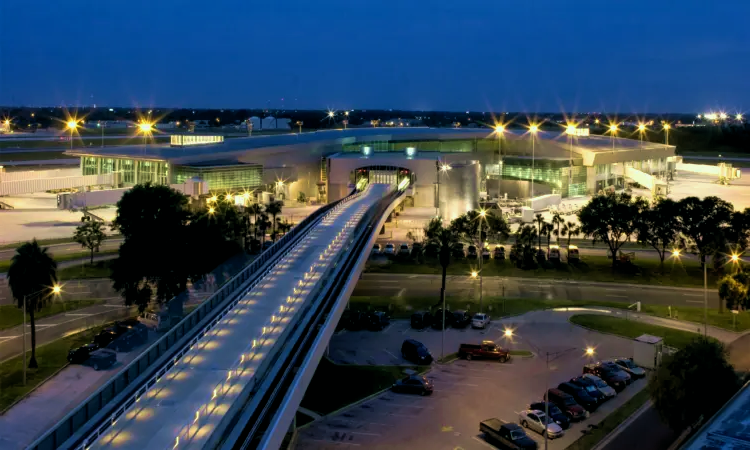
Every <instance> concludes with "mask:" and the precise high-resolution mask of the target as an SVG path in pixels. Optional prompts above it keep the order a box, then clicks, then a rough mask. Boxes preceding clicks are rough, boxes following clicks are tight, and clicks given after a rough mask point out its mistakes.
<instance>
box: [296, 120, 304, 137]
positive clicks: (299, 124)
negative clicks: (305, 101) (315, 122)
mask: <svg viewBox="0 0 750 450" xmlns="http://www.w3.org/2000/svg"><path fill="white" fill-rule="evenodd" d="M303 123H304V122H302V121H301V120H298V121H297V122H295V125H297V126H298V127H299V134H302V124H303Z"/></svg>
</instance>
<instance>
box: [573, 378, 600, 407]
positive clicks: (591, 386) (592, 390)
mask: <svg viewBox="0 0 750 450" xmlns="http://www.w3.org/2000/svg"><path fill="white" fill-rule="evenodd" d="M570 382H571V383H573V384H575V385H576V386H580V387H582V388H583V389H585V390H586V393H587V394H589V395H590V396H591V397H594V399H595V400H596V402H597V403H603V402H604V400H606V399H607V396H606V395H604V392H602V391H600V390H599V388H597V387H596V383H594V382H593V381H591V380H589V379H588V378H584V377H576V378H573V379H571V380H570Z"/></svg>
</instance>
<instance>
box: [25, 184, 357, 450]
mask: <svg viewBox="0 0 750 450" xmlns="http://www.w3.org/2000/svg"><path fill="white" fill-rule="evenodd" d="M355 196H356V194H353V195H350V196H349V197H346V198H344V199H342V200H339V201H337V202H334V203H331V204H329V205H326V206H324V207H322V208H320V209H318V210H316V211H315V212H314V213H313V214H311V215H310V216H308V217H307V218H306V219H304V220H302V221H301V222H300V223H299V224H298V225H297V226H296V227H294V228H293V229H292V230H290V231H289V232H288V233H286V234H285V235H284V236H283V237H282V238H281V239H279V240H278V241H276V242H275V243H274V244H273V245H272V246H271V247H269V248H268V249H267V250H266V251H264V252H263V253H262V254H261V255H259V256H258V258H256V259H255V260H254V261H253V263H252V264H250V265H249V266H247V267H245V268H244V269H243V270H242V271H241V272H239V273H238V274H237V275H235V276H234V277H233V278H232V279H231V280H230V281H228V282H227V283H225V284H224V285H223V286H222V287H221V288H220V289H219V290H218V291H216V292H215V293H214V294H213V295H211V297H209V298H207V299H206V300H205V301H204V302H203V303H201V305H200V306H199V307H197V308H196V309H195V310H193V311H192V312H191V313H190V314H188V315H187V316H185V318H184V319H182V320H181V321H180V322H179V323H177V324H176V325H175V326H174V327H172V328H171V329H170V330H169V331H168V332H166V333H165V334H164V336H162V337H161V338H159V340H157V341H156V342H154V343H153V344H152V345H151V346H149V347H148V348H147V349H146V350H145V351H143V353H141V355H140V356H138V358H136V359H135V360H133V361H132V362H131V363H130V364H128V365H127V366H126V367H124V368H123V369H122V370H120V371H119V372H118V373H117V374H116V375H115V376H114V377H113V378H111V379H110V380H109V381H108V382H107V383H106V384H105V385H103V386H102V387H100V388H99V389H98V390H97V391H96V392H94V393H93V394H91V395H90V396H89V397H88V398H87V399H86V400H84V401H83V402H82V403H81V404H80V405H78V407H77V408H76V409H74V410H73V411H71V412H70V413H68V414H67V415H66V416H65V417H63V418H62V419H61V420H60V421H59V422H58V423H57V424H55V426H53V427H52V428H51V429H50V430H48V431H47V432H46V433H45V434H44V435H42V436H41V437H40V438H38V439H37V440H36V441H35V442H34V443H32V444H31V445H30V446H29V447H28V448H29V449H31V450H54V449H58V448H61V447H63V446H65V447H66V448H75V447H78V446H80V445H81V443H84V442H90V441H91V440H92V439H91V438H92V436H99V435H100V434H101V432H103V431H104V430H106V429H107V428H109V426H111V424H112V423H113V422H114V421H115V420H116V419H117V418H118V417H120V415H121V414H122V413H123V412H124V411H125V410H126V409H128V408H130V407H131V406H132V405H133V404H134V403H136V402H137V401H138V399H139V398H140V396H141V395H143V393H145V392H146V391H147V390H148V389H149V388H150V387H151V386H153V385H154V384H155V383H156V382H157V381H158V380H159V379H161V377H162V376H164V374H165V373H166V372H167V371H168V370H169V369H170V368H172V367H173V366H174V364H175V363H176V362H177V361H178V360H179V358H181V357H182V356H183V355H184V354H185V352H186V351H187V350H188V349H189V348H190V346H191V345H194V343H195V342H197V339H200V338H201V337H203V336H204V335H205V333H206V331H209V330H210V329H211V328H212V327H213V326H214V325H216V323H218V321H219V320H220V319H221V318H222V317H223V316H224V315H225V314H226V312H227V311H228V310H229V309H231V307H233V306H234V304H233V303H232V302H231V301H229V299H231V298H235V297H236V296H237V295H236V292H237V291H238V290H239V289H240V288H242V287H243V286H246V285H248V284H252V283H253V282H257V280H259V279H260V278H262V276H264V275H265V274H266V273H267V271H268V270H270V269H268V268H269V267H270V266H272V265H273V264H274V263H275V262H276V261H278V260H279V259H281V258H283V256H284V255H281V249H284V248H286V247H287V245H290V244H291V243H292V242H293V241H295V240H296V239H297V238H299V237H300V236H302V235H303V234H306V233H305V231H307V230H308V228H311V226H312V225H313V224H314V223H317V222H318V221H320V220H322V217H323V216H324V215H325V214H326V213H328V212H329V211H330V210H331V209H333V208H334V207H336V206H338V205H339V204H341V203H342V202H347V201H349V200H351V199H352V198H354V197H355ZM261 269H263V270H261ZM240 295H244V292H242V293H241V294H240ZM219 306H221V307H222V308H221V310H219V311H217V310H218V309H219ZM201 324H203V325H204V326H203V327H199V329H198V330H194V329H195V328H196V327H197V326H198V325H201ZM71 438H73V439H72V442H67V441H68V440H71Z"/></svg>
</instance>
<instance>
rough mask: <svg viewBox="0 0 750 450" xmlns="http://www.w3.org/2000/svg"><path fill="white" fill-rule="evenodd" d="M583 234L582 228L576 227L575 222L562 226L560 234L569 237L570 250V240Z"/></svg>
mask: <svg viewBox="0 0 750 450" xmlns="http://www.w3.org/2000/svg"><path fill="white" fill-rule="evenodd" d="M580 233H581V227H580V226H578V225H576V224H575V222H567V223H565V224H564V225H563V226H562V229H561V230H560V234H561V235H562V236H566V235H567V236H568V248H570V239H571V238H572V237H573V236H578V235H579V234H580Z"/></svg>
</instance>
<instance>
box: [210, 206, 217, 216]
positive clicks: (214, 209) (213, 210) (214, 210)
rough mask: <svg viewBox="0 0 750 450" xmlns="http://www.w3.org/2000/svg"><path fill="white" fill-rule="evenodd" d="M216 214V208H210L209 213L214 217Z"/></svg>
mask: <svg viewBox="0 0 750 450" xmlns="http://www.w3.org/2000/svg"><path fill="white" fill-rule="evenodd" d="M215 212H216V208H214V207H213V206H212V207H210V208H208V213H209V214H211V215H213V213H215Z"/></svg>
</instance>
